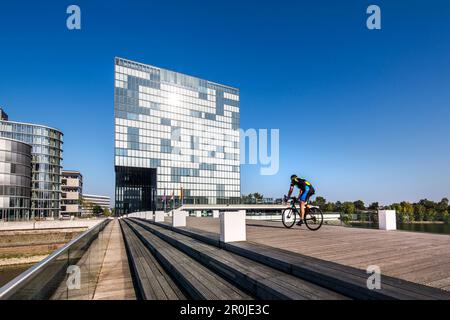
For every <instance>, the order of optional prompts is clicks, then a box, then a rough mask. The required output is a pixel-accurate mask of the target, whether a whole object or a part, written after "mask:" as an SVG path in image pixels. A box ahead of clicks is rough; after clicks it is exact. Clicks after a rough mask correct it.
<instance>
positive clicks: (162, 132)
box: [114, 58, 240, 215]
mask: <svg viewBox="0 0 450 320" xmlns="http://www.w3.org/2000/svg"><path fill="white" fill-rule="evenodd" d="M114 98H115V99H114V111H115V171H116V190H115V206H116V215H122V214H125V213H129V212H134V211H146V210H152V209H154V208H162V207H163V206H164V204H165V203H166V200H167V199H169V198H172V195H174V198H180V197H182V198H183V199H182V201H183V203H191V204H194V203H195V204H214V203H218V204H224V203H239V201H240V162H239V147H240V146H239V120H240V116H239V114H240V113H239V90H238V89H236V88H232V87H228V86H224V85H221V84H217V83H214V82H210V81H207V80H202V79H199V78H195V77H192V76H188V75H184V74H181V73H177V72H173V71H169V70H165V69H161V68H157V67H154V66H151V65H146V64H142V63H138V62H133V61H130V60H126V59H122V58H116V59H115V97H114ZM181 190H182V191H181ZM181 193H182V196H181ZM179 200H180V199H179Z"/></svg>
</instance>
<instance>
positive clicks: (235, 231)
mask: <svg viewBox="0 0 450 320" xmlns="http://www.w3.org/2000/svg"><path fill="white" fill-rule="evenodd" d="M245 216H246V212H245V210H239V211H228V212H221V213H220V241H222V242H225V243H226V242H235V241H246V240H247V230H246V225H245Z"/></svg>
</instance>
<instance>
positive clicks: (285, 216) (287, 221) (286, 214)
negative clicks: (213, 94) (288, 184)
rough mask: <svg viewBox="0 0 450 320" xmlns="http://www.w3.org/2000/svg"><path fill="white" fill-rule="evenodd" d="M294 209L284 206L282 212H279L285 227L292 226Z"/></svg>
mask: <svg viewBox="0 0 450 320" xmlns="http://www.w3.org/2000/svg"><path fill="white" fill-rule="evenodd" d="M296 216H297V215H296V214H295V210H293V209H292V208H286V209H284V211H283V213H282V214H281V220H282V221H283V225H284V226H285V227H286V228H292V226H293V225H294V224H295V219H296Z"/></svg>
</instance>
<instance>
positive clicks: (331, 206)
mask: <svg viewBox="0 0 450 320" xmlns="http://www.w3.org/2000/svg"><path fill="white" fill-rule="evenodd" d="M322 210H323V211H325V212H335V211H336V206H335V205H334V203H333V202H328V203H326V204H325V206H324V207H323V209H322Z"/></svg>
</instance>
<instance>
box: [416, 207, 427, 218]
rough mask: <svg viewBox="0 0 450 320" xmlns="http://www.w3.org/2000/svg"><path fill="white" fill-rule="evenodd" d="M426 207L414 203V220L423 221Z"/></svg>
mask: <svg viewBox="0 0 450 320" xmlns="http://www.w3.org/2000/svg"><path fill="white" fill-rule="evenodd" d="M426 211H427V209H426V208H425V206H423V205H422V204H416V205H415V206H414V220H415V221H423V220H424V218H425V214H426Z"/></svg>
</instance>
